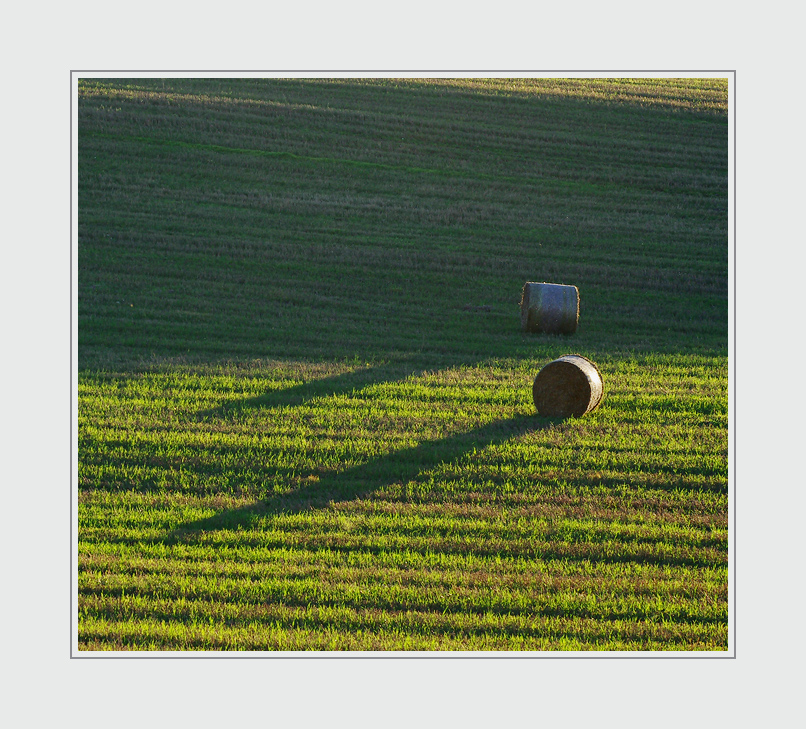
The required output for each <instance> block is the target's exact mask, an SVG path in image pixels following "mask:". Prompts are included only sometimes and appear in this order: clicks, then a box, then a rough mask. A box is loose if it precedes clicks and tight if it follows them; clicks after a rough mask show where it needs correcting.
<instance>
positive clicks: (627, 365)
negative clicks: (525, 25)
mask: <svg viewBox="0 0 806 729" xmlns="http://www.w3.org/2000/svg"><path fill="white" fill-rule="evenodd" d="M724 99H726V84H725V82H724V81H722V80H719V79H699V80H698V79H688V80H674V79H668V80H657V81H655V80H620V81H612V80H611V81H607V80H597V81H594V80H584V79H581V80H528V81H525V80H507V79H498V80H482V79H477V80H435V81H426V80H409V81H399V80H367V79H362V80H349V79H347V80H338V81H335V80H322V79H320V80H314V79H309V80H282V79H274V80H258V81H255V80H237V79H236V80H230V79H227V80H223V79H216V80H202V79H170V80H168V79H166V80H164V81H163V80H154V79H151V80H145V79H124V80H106V79H98V80H85V81H82V82H80V88H79V308H78V318H79V368H80V371H79V482H78V486H79V644H80V647H81V648H82V649H85V650H357V651H364V650H724V649H725V648H726V647H727V574H728V573H727V569H728V563H727V543H728V534H727V506H728V489H727V419H728V412H727V245H726V242H727V117H726V106H725V103H724ZM527 280H548V281H556V282H561V283H569V284H575V285H577V286H579V288H580V292H581V313H580V326H579V329H578V332H577V334H576V335H574V336H573V337H570V338H563V337H549V336H534V335H524V334H522V333H521V332H520V330H519V311H518V301H519V298H520V289H521V287H522V285H523V283H524V282H525V281H527ZM572 351H573V352H578V353H580V354H584V355H585V356H587V357H589V358H591V359H593V360H594V361H595V362H596V363H597V365H598V366H599V368H600V370H601V371H602V374H603V377H604V382H605V400H604V402H603V405H602V407H601V408H600V409H599V410H597V411H596V412H595V413H593V414H591V415H589V416H586V417H585V418H582V419H579V420H567V421H562V420H556V419H552V420H549V419H544V418H540V417H538V416H537V415H536V414H535V413H534V407H533V405H532V403H531V399H530V392H531V381H532V379H533V378H534V376H535V374H536V373H537V371H538V370H539V368H540V366H542V364H545V363H546V362H548V361H550V360H551V359H553V358H555V357H557V356H560V355H562V354H566V353H568V352H572Z"/></svg>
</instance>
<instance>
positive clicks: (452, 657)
mask: <svg viewBox="0 0 806 729" xmlns="http://www.w3.org/2000/svg"><path fill="white" fill-rule="evenodd" d="M509 72H511V73H519V74H524V73H526V74H532V73H598V74H607V73H664V74H669V73H712V74H721V73H725V74H731V75H732V76H733V281H734V285H733V313H734V318H733V388H732V389H733V391H734V392H735V389H736V334H737V322H736V303H737V291H736V270H737V264H736V239H737V232H736V230H737V229H736V220H737V215H736V211H737V205H736V197H737V194H736V180H737V173H736V150H737V144H736V119H737V115H736V69H727V70H722V69H716V70H713V69H712V70H705V69H689V70H682V69H598V70H594V69H575V70H569V69H562V70H557V69H542V70H537V69H527V70H525V71H524V70H519V71H515V70H513V69H481V70H472V69H461V70H457V69H386V70H384V69H258V70H254V69H253V70H243V69H235V70H230V69H226V70H222V69H157V70H155V69H94V70H89V69H72V70H71V71H70V124H69V128H70V215H69V220H70V251H69V252H70V286H69V289H70V306H69V310H70V366H69V372H70V459H69V460H70V483H71V488H70V658H71V659H74V658H89V659H92V658H100V659H107V660H110V659H111V660H115V659H121V660H131V659H138V658H140V659H149V658H154V657H155V656H144V655H131V656H129V655H125V656H104V655H83V656H79V655H73V650H72V648H73V646H72V634H73V633H72V631H73V612H74V610H73V607H74V596H73V567H74V564H73V538H74V533H73V489H72V486H73V441H72V434H73V395H74V393H73V245H74V239H73V164H74V159H73V83H72V82H73V76H74V75H76V74H81V73H124V74H131V73H232V74H236V73H251V74H259V73H365V74H367V73H418V74H420V73H509ZM732 420H733V423H734V427H733V446H734V447H733V473H734V483H733V486H734V488H733V496H734V499H733V530H732V532H733V534H732V541H733V560H732V562H733V564H732V565H730V566H731V567H732V569H733V608H734V609H733V655H724V656H722V655H716V656H697V655H693V656H688V655H686V656H664V655H653V656H641V655H619V656H599V657H600V658H602V659H611V660H613V659H615V660H621V659H623V660H640V659H648V660H652V659H661V660H670V659H671V660H674V659H682V660H691V659H694V660H697V659H699V660H712V659H718V660H725V659H734V660H735V659H736V657H737V646H736V634H737V631H736V609H735V605H736V602H737V600H736V440H737V439H736V427H735V423H736V398H735V397H734V402H733V419H732ZM76 456H77V454H76ZM76 486H77V484H76ZM76 627H77V626H76ZM157 657H158V658H167V659H173V660H210V658H205V657H204V656H201V655H200V656H185V655H180V656H177V655H170V654H167V655H162V654H161V655H159V656H157ZM596 657H597V656H595V655H591V656H563V655H555V654H552V655H550V656H548V655H546V656H543V655H541V656H529V655H514V656H510V655H507V656H496V655H489V656H487V655H484V656H461V655H460V656H456V655H450V654H448V655H444V656H439V657H437V656H416V655H415V656H412V655H402V656H397V655H383V656H339V655H333V656H327V657H325V656H320V655H311V656H282V655H271V654H269V655H265V656H264V655H260V656H237V655H234V656H233V657H232V659H231V660H244V659H247V660H248V659H257V660H265V659H266V658H268V659H275V660H294V659H302V660H310V659H320V660H345V659H347V660H351V659H352V660H378V659H380V660H398V659H401V658H402V659H406V658H408V659H419V660H432V659H436V660H474V659H477V658H482V659H492V660H496V659H497V660H510V659H517V660H535V659H551V660H577V659H582V660H586V659H595V658H596ZM212 658H224V656H212ZM225 660H227V659H226V658H225Z"/></svg>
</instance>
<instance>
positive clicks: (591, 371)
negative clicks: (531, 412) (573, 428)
mask: <svg viewBox="0 0 806 729" xmlns="http://www.w3.org/2000/svg"><path fill="white" fill-rule="evenodd" d="M603 395H604V383H603V382H602V375H601V374H600V372H599V369H598V368H597V367H596V365H595V364H594V363H593V362H591V361H590V360H589V359H586V358H585V357H583V356H581V355H579V354H566V355H564V356H562V357H560V358H559V359H555V360H554V361H553V362H549V363H548V364H547V365H546V366H545V367H543V369H541V370H540V372H538V373H537V377H535V381H534V385H532V397H533V399H534V401H535V407H536V408H537V412H538V413H540V415H543V416H544V417H562V418H568V417H571V416H573V417H575V418H578V417H580V416H582V415H585V413H589V412H591V411H592V410H595V409H596V408H597V407H599V403H601V402H602V397H603Z"/></svg>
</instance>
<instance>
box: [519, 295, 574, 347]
mask: <svg viewBox="0 0 806 729" xmlns="http://www.w3.org/2000/svg"><path fill="white" fill-rule="evenodd" d="M578 321H579V289H578V288H577V287H576V286H566V285H565V284H553V283H532V282H529V283H526V284H524V286H523V293H522V294H521V328H522V329H523V331H525V332H544V333H546V334H573V333H574V332H575V331H576V330H577V322H578Z"/></svg>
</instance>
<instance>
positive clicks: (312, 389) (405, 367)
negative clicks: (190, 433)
mask: <svg viewBox="0 0 806 729" xmlns="http://www.w3.org/2000/svg"><path fill="white" fill-rule="evenodd" d="M426 369H427V368H425V367H418V366H416V365H415V364H413V363H411V362H401V361H397V362H391V363H386V364H383V365H378V366H375V367H362V368H360V369H356V370H351V371H349V372H343V373H340V374H337V375H329V376H326V377H319V378H314V379H309V380H306V381H304V382H302V383H300V384H297V385H292V386H291V387H286V388H283V389H279V390H269V391H267V392H265V393H263V394H262V395H257V396H255V397H249V398H244V399H242V400H239V401H237V402H229V403H224V404H222V405H220V406H218V407H215V408H208V409H205V410H200V411H199V412H198V413H196V417H197V418H198V419H199V420H207V419H210V418H212V419H220V418H228V417H235V416H237V415H239V414H240V413H243V412H245V411H248V410H258V409H264V408H277V407H294V406H298V405H302V404H304V403H306V402H308V401H310V400H313V399H315V398H318V397H332V396H339V395H349V394H351V393H353V392H357V391H359V390H361V389H363V388H365V387H369V386H371V385H377V384H380V383H384V382H396V381H401V380H404V379H406V378H407V377H411V376H418V375H421V374H423V372H425V371H426Z"/></svg>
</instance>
